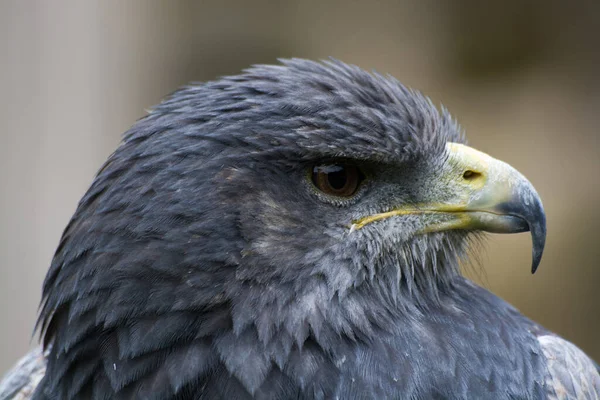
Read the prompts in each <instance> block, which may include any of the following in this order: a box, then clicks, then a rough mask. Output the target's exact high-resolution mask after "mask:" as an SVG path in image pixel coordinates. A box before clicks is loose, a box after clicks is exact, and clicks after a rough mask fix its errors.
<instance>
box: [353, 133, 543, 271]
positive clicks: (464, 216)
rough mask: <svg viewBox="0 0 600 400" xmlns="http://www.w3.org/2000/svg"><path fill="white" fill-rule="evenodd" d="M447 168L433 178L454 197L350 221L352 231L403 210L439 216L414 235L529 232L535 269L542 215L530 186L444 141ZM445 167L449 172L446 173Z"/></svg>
mask: <svg viewBox="0 0 600 400" xmlns="http://www.w3.org/2000/svg"><path fill="white" fill-rule="evenodd" d="M447 152H448V161H447V162H448V163H450V165H451V168H449V169H448V170H446V171H445V172H444V173H443V174H444V175H451V176H441V177H438V178H440V179H437V180H438V181H439V182H443V184H444V185H452V186H453V187H452V188H451V189H452V192H454V193H455V197H454V198H453V199H451V200H449V201H444V202H437V201H433V202H427V203H423V204H419V205H418V206H402V207H398V208H396V209H394V210H392V211H389V212H385V213H380V214H375V215H370V216H367V217H363V218H361V219H359V220H356V221H353V224H352V226H351V229H352V230H356V229H360V228H362V227H363V226H365V225H367V224H369V223H371V222H374V221H378V220H381V219H385V218H389V217H392V216H396V215H407V214H432V213H435V214H445V215H447V216H450V217H451V218H445V219H444V220H443V222H433V223H431V224H429V225H427V226H425V227H424V228H423V229H422V230H421V231H420V233H428V232H440V231H447V230H453V229H467V230H481V231H486V232H492V233H519V232H528V231H529V232H531V238H532V244H533V249H532V265H531V272H532V273H535V271H536V270H537V268H538V266H539V264H540V261H541V258H542V253H543V251H544V246H545V243H546V214H545V213H544V208H543V206H542V201H541V200H540V197H539V195H538V194H537V192H536V191H535V189H534V188H533V185H532V184H531V183H530V182H529V181H528V180H527V179H526V178H525V177H524V176H523V175H522V174H521V173H519V172H518V171H517V170H516V169H514V168H513V167H511V166H510V165H508V164H506V163H504V162H502V161H499V160H496V159H494V158H492V157H490V156H489V155H487V154H485V153H482V152H480V151H478V150H475V149H473V148H471V147H468V146H465V145H462V144H458V143H448V144H447ZM449 171H450V172H449Z"/></svg>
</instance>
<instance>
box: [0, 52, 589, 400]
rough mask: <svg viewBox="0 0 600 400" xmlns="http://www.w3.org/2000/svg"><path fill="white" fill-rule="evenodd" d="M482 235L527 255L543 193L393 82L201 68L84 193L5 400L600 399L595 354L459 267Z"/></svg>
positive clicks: (537, 257)
mask: <svg viewBox="0 0 600 400" xmlns="http://www.w3.org/2000/svg"><path fill="white" fill-rule="evenodd" d="M481 232H491V233H519V232H530V234H531V237H532V247H533V254H532V272H535V270H536V269H537V267H538V266H539V265H540V262H541V259H542V253H543V250H544V245H545V237H546V217H545V213H544V209H543V206H542V202H541V200H540V197H539V195H538V194H537V192H536V191H535V189H534V187H533V186H532V184H531V183H530V182H529V181H528V180H527V179H526V178H525V177H524V176H523V175H522V174H521V173H519V172H518V171H516V170H515V169H514V168H512V167H511V166H509V165H508V164H506V163H504V162H502V161H499V160H497V159H495V158H493V157H492V156H490V155H487V154H485V153H482V152H480V151H478V150H475V149H473V148H471V147H469V146H468V145H467V143H466V139H465V136H464V134H463V133H462V130H461V128H460V127H459V125H458V124H457V122H456V121H455V120H454V119H453V118H452V117H451V116H450V114H449V113H448V111H446V110H445V109H442V110H438V109H437V108H436V107H435V106H434V105H433V104H432V102H431V101H430V100H429V99H428V98H426V97H425V96H423V95H422V94H420V93H419V92H416V91H413V90H411V89H408V88H406V87H405V86H403V85H402V84H401V83H400V82H398V81H397V80H396V79H394V78H392V77H390V76H382V75H379V74H375V73H368V72H365V71H363V70H362V69H360V68H358V67H355V66H351V65H347V64H344V63H342V62H340V61H336V60H329V61H325V62H313V61H307V60H302V59H291V60H282V61H281V64H280V65H273V66H266V65H260V66H255V67H252V68H250V69H247V70H245V71H244V72H243V73H241V74H240V75H235V76H229V77H224V78H221V79H218V80H215V81H212V82H207V83H199V84H191V85H189V86H186V87H184V88H182V89H180V90H178V91H176V92H175V93H173V94H172V95H170V96H169V97H168V98H166V99H165V100H164V101H163V102H162V103H160V104H159V105H157V106H156V107H154V108H153V109H152V110H151V111H150V112H149V114H148V115H147V116H145V117H144V118H143V119H141V120H140V121H138V122H137V123H136V124H135V125H134V126H133V127H132V128H131V129H130V130H129V131H127V132H126V133H125V135H124V137H123V140H122V143H121V144H120V146H119V147H118V148H117V149H116V151H115V152H114V153H113V154H112V155H111V156H110V157H109V158H108V160H107V161H106V163H105V164H104V165H103V166H102V167H101V169H100V170H99V172H98V173H97V175H96V177H95V179H94V181H93V183H92V185H91V186H90V188H89V190H88V191H87V193H86V194H85V195H84V196H83V198H82V199H81V201H80V203H79V205H78V207H77V210H76V211H75V214H74V215H73V217H72V219H71V221H70V222H69V223H68V225H67V227H66V228H65V230H64V233H63V235H62V238H61V240H60V243H59V245H58V248H57V250H56V253H55V255H54V258H53V260H52V263H51V265H50V268H49V270H48V273H47V275H46V279H45V282H44V285H43V300H42V305H41V310H40V316H39V322H38V328H39V330H40V332H41V337H42V339H43V345H42V347H41V348H39V349H37V350H35V351H34V352H32V353H30V354H29V355H28V356H26V357H25V358H24V359H23V360H22V361H21V362H20V363H19V364H18V365H17V366H16V367H15V369H13V370H12V371H11V372H9V373H8V374H7V375H6V377H5V379H4V381H3V382H2V383H0V400H5V399H13V398H14V399H17V398H19V399H22V398H33V399H37V400H46V399H47V400H50V399H134V398H136V399H137V398H139V399H181V400H184V399H434V398H435V399H466V398H473V399H563V398H569V399H571V398H572V399H575V398H578V399H579V398H581V399H583V398H585V399H587V398H590V399H592V398H598V397H600V375H599V373H598V371H597V369H596V366H595V365H594V363H593V361H591V360H590V359H589V358H588V357H587V356H586V355H585V354H584V353H583V352H582V351H581V350H579V349H578V348H577V347H576V346H575V345H573V344H571V343H569V342H568V341H566V340H564V339H562V338H560V337H559V336H556V335H555V334H553V333H551V332H549V331H547V330H546V329H544V328H543V327H541V326H540V325H538V324H536V323H535V322H533V321H531V320H529V319H528V318H526V317H525V316H523V315H522V314H520V313H519V312H518V311H517V310H516V309H515V308H513V307H512V306H510V305H509V304H507V303H506V302H504V301H503V300H501V299H500V298H498V297H496V296H495V295H493V294H492V293H490V292H488V291H487V290H485V289H483V288H481V287H479V286H477V285H475V284H474V283H472V282H471V281H469V280H468V279H466V278H465V277H463V276H462V275H461V273H460V268H459V265H460V263H461V262H463V261H466V260H467V259H468V257H469V246H470V244H471V243H472V242H473V240H472V239H473V238H476V237H479V236H480V234H481ZM574 371H576V372H574ZM19 396H21V397H19Z"/></svg>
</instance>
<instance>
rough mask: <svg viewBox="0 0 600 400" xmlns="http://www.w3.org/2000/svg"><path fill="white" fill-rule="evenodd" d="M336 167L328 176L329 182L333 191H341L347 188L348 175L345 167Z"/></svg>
mask: <svg viewBox="0 0 600 400" xmlns="http://www.w3.org/2000/svg"><path fill="white" fill-rule="evenodd" d="M335 167H336V169H335V171H331V172H329V173H328V174H327V180H328V181H329V184H330V185H331V187H332V188H333V189H335V190H340V189H343V188H344V186H346V182H347V181H348V174H346V169H345V168H344V167H340V166H337V165H336V166H335Z"/></svg>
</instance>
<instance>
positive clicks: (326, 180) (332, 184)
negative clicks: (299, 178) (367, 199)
mask: <svg viewBox="0 0 600 400" xmlns="http://www.w3.org/2000/svg"><path fill="white" fill-rule="evenodd" d="M364 179H365V175H364V174H363V173H362V171H361V170H360V169H359V168H358V167H357V166H356V165H354V164H350V163H344V162H335V163H325V164H318V165H315V166H313V167H312V172H311V180H312V183H313V185H314V186H315V187H316V188H317V189H318V190H319V191H321V192H322V193H324V194H326V195H328V196H334V197H339V198H349V197H352V196H354V195H355V194H356V193H357V192H358V189H359V188H360V185H361V183H362V182H363V181H364Z"/></svg>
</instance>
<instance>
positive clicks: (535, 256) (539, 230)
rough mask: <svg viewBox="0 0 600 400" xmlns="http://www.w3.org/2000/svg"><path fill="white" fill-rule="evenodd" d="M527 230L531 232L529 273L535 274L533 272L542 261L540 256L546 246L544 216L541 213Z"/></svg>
mask: <svg viewBox="0 0 600 400" xmlns="http://www.w3.org/2000/svg"><path fill="white" fill-rule="evenodd" d="M529 229H530V231H531V242H532V243H531V244H532V250H531V253H532V254H531V256H532V264H531V273H532V274H535V271H537V269H538V267H539V266H540V263H541V261H542V254H543V253H544V247H545V246H546V216H545V215H544V214H543V212H542V213H541V215H540V218H539V219H537V220H536V222H534V223H532V224H531V225H530V227H529Z"/></svg>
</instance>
